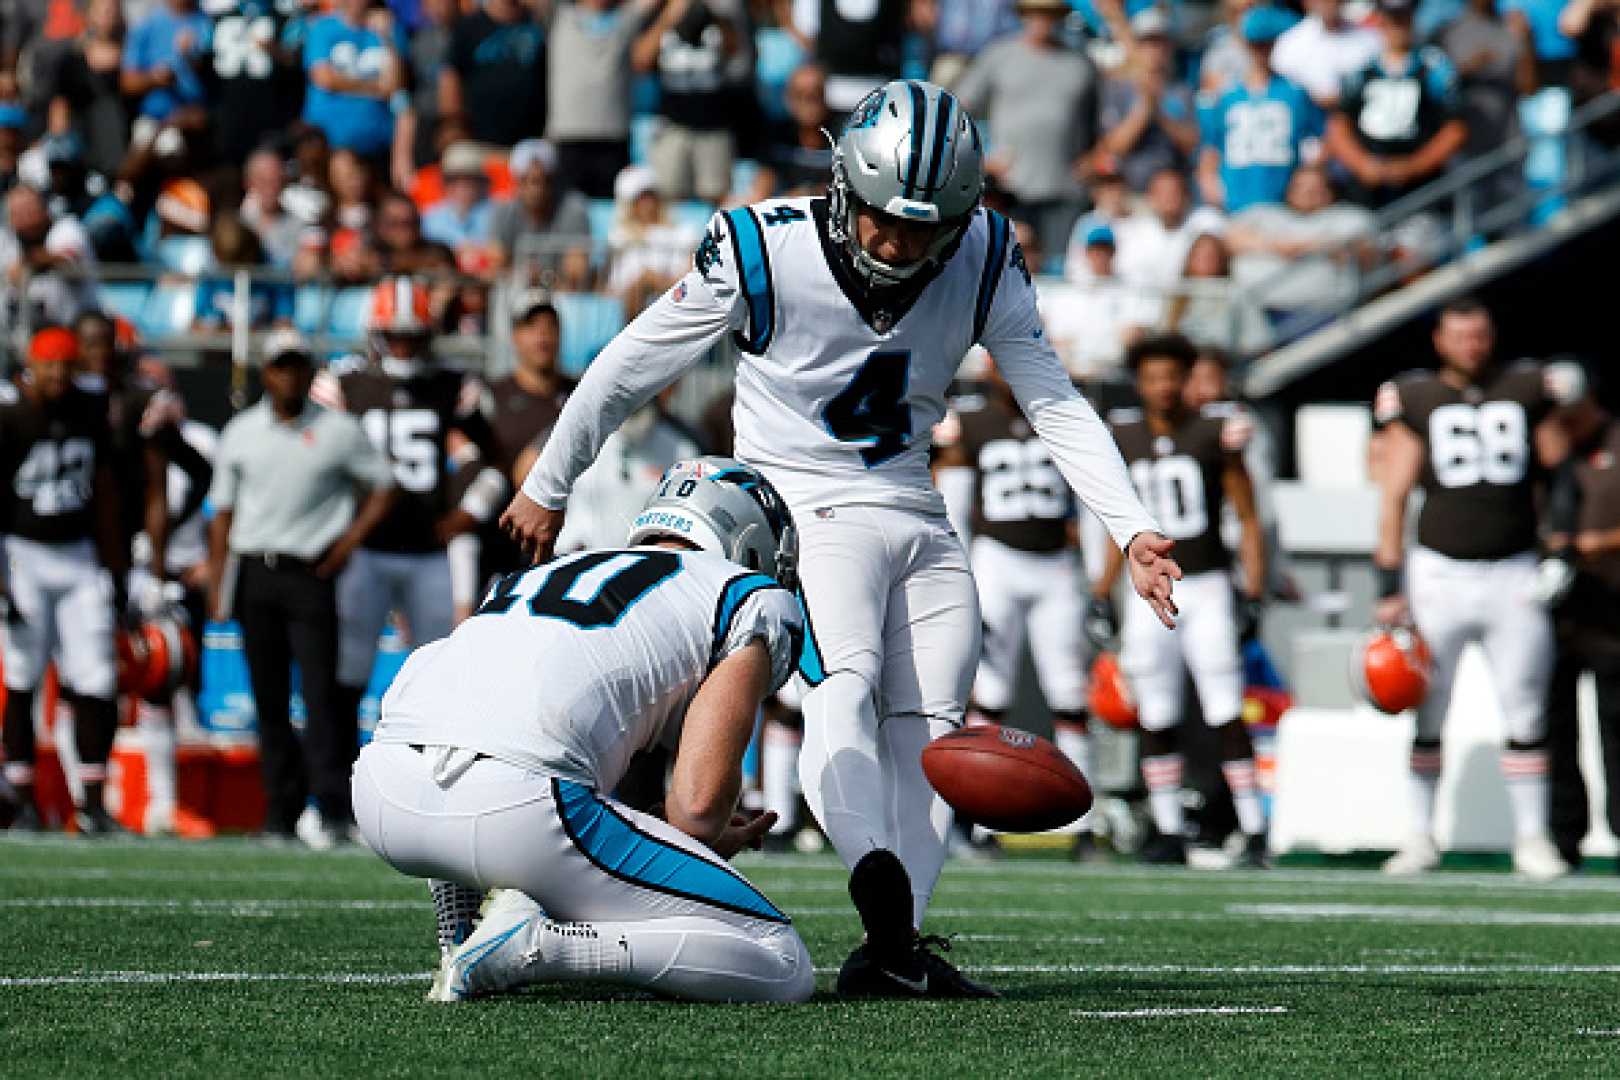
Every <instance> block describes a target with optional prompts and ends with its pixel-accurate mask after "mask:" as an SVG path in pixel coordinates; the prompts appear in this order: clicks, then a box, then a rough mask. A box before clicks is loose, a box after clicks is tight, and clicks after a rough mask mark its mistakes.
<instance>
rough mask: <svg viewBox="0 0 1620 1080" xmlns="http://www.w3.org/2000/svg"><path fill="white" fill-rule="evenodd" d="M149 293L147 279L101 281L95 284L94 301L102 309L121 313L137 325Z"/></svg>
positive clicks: (113, 313)
mask: <svg viewBox="0 0 1620 1080" xmlns="http://www.w3.org/2000/svg"><path fill="white" fill-rule="evenodd" d="M151 294H152V284H151V282H147V281H103V282H102V283H101V284H99V285H97V286H96V301H97V302H98V303H99V304H100V305H101V310H102V311H104V312H106V313H107V314H109V315H122V316H123V317H124V318H126V319H128V320H129V321H130V322H132V323H135V324H136V325H137V326H138V325H140V322H141V313H142V311H143V310H145V307H146V298H147V297H148V296H150V295H151Z"/></svg>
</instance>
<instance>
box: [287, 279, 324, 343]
mask: <svg viewBox="0 0 1620 1080" xmlns="http://www.w3.org/2000/svg"><path fill="white" fill-rule="evenodd" d="M331 302H332V290H331V289H328V288H326V287H325V286H322V285H300V286H299V287H298V288H297V289H296V290H295V291H294V292H293V325H294V326H296V327H297V328H298V332H299V333H301V334H318V333H320V332H321V329H322V328H323V327H324V326H325V325H326V310H327V305H328V304H330V303H331Z"/></svg>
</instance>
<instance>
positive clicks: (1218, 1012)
mask: <svg viewBox="0 0 1620 1080" xmlns="http://www.w3.org/2000/svg"><path fill="white" fill-rule="evenodd" d="M1287 1011H1288V1009H1287V1008H1286V1007H1285V1006H1282V1005H1207V1006H1188V1007H1186V1008H1173V1007H1168V1006H1166V1007H1161V1008H1150V1009H1103V1010H1091V1009H1076V1010H1075V1012H1074V1014H1073V1015H1075V1016H1079V1017H1083V1018H1085V1019H1087V1020H1138V1019H1145V1020H1157V1019H1161V1018H1165V1017H1179V1016H1277V1015H1280V1014H1282V1013H1286V1012H1287Z"/></svg>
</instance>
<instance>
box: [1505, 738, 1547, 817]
mask: <svg viewBox="0 0 1620 1080" xmlns="http://www.w3.org/2000/svg"><path fill="white" fill-rule="evenodd" d="M1502 777H1503V778H1504V779H1505V780H1506V781H1507V792H1508V805H1509V806H1510V807H1512V808H1513V835H1514V837H1515V839H1518V840H1526V839H1532V838H1535V837H1543V836H1546V835H1547V752H1546V751H1545V750H1539V749H1538V750H1503V751H1502Z"/></svg>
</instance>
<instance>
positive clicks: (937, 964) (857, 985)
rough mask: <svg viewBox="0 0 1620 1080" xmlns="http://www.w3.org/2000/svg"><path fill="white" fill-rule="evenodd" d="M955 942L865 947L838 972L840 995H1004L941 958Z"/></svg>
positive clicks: (920, 939) (940, 940)
mask: <svg viewBox="0 0 1620 1080" xmlns="http://www.w3.org/2000/svg"><path fill="white" fill-rule="evenodd" d="M950 947H951V943H950V942H949V941H947V940H946V939H945V938H942V937H918V938H916V939H914V940H913V941H912V943H911V947H910V948H909V949H903V950H901V951H898V952H894V953H888V954H880V953H878V952H877V951H876V950H874V949H873V948H872V947H871V946H870V945H861V946H860V947H859V948H857V949H856V950H855V951H854V952H852V953H850V954H849V959H847V960H845V961H844V966H843V967H841V968H839V969H838V995H839V996H840V997H847V998H935V999H940V998H944V999H963V998H997V997H1000V996H1001V995H1000V994H999V993H997V992H996V991H994V990H992V989H990V988H989V987H988V986H985V985H983V984H981V983H976V982H974V981H973V980H972V979H970V978H968V977H967V976H966V975H963V974H962V972H961V971H959V970H958V969H957V968H956V966H955V965H954V964H952V963H951V962H950V961H949V960H946V959H945V957H944V956H942V955H940V954H941V953H942V952H948V951H949V950H950Z"/></svg>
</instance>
